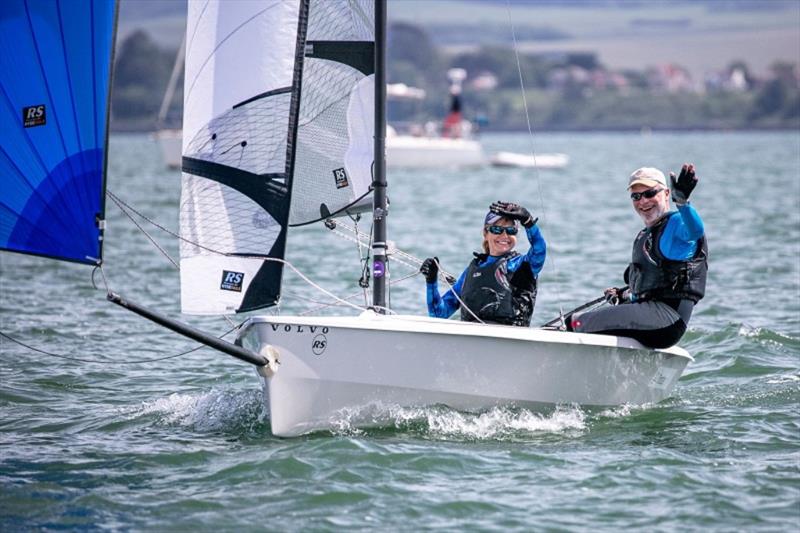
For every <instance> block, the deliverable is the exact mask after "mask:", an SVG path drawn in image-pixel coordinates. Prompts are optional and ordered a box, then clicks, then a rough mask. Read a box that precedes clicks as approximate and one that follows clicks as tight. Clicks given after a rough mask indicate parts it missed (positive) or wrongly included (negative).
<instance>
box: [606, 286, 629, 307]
mask: <svg viewBox="0 0 800 533" xmlns="http://www.w3.org/2000/svg"><path fill="white" fill-rule="evenodd" d="M603 294H604V295H605V297H606V302H608V303H609V304H611V305H619V304H621V303H624V302H627V301H628V299H629V298H630V292H628V289H627V288H622V289H620V288H618V287H609V288H608V289H606V290H605V291H603Z"/></svg>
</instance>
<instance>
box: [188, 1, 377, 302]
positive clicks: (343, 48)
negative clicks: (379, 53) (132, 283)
mask: <svg viewBox="0 0 800 533" xmlns="http://www.w3.org/2000/svg"><path fill="white" fill-rule="evenodd" d="M372 21H373V18H372V2H357V3H356V9H353V4H352V3H351V2H349V1H347V0H322V1H314V0H246V1H226V2H220V1H216V0H214V1H209V2H189V16H188V21H187V30H186V31H187V37H186V73H185V89H184V135H183V165H182V168H183V183H182V192H181V211H180V212H181V214H180V223H181V236H182V238H183V241H182V243H181V305H182V311H183V312H185V313H192V314H219V313H231V312H240V311H249V310H253V309H258V308H262V307H267V306H270V305H274V304H275V303H277V301H278V298H279V297H280V283H281V275H282V264H281V263H280V262H279V261H270V260H265V259H264V258H275V259H282V258H283V255H284V250H285V245H286V232H287V228H288V226H289V224H290V223H292V224H304V223H308V222H312V221H315V220H319V219H321V218H325V217H326V216H328V215H329V214H336V213H338V212H341V211H343V210H345V209H347V208H348V207H351V206H353V204H354V203H355V202H357V201H358V200H359V199H361V198H363V197H365V195H367V194H368V192H369V189H370V184H371V165H372V157H373V155H372V138H373V134H372V132H373V125H372V120H373V119H372V117H373V114H372V113H373V111H372V109H373V96H372V76H371V74H372V70H373V68H374V67H373V57H374V37H373V32H372V27H373V22H372ZM325 178H327V179H325ZM293 197H297V198H298V199H299V200H300V201H299V202H297V203H295V201H294V199H293ZM290 204H291V205H292V214H291V216H290ZM295 205H297V206H298V207H296V208H295V207H294V206H295ZM301 205H302V206H303V207H299V206H301Z"/></svg>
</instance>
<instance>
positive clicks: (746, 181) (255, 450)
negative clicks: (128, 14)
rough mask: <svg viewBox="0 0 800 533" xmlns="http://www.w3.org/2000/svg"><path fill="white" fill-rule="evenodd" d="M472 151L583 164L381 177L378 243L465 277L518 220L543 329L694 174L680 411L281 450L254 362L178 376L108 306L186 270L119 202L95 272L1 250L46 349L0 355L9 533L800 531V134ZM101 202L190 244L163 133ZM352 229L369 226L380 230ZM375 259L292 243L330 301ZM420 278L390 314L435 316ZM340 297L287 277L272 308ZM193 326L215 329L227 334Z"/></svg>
mask: <svg viewBox="0 0 800 533" xmlns="http://www.w3.org/2000/svg"><path fill="white" fill-rule="evenodd" d="M482 141H483V143H484V146H485V147H486V150H487V152H492V151H499V150H507V151H516V152H523V153H524V152H530V150H531V149H532V148H533V149H534V150H535V151H536V152H537V153H548V152H564V153H567V154H569V156H570V164H569V166H568V167H567V168H565V169H562V170H538V171H537V170H533V169H495V168H488V167H487V168H483V169H474V170H446V171H443V170H438V171H391V172H390V174H389V181H390V189H389V191H390V192H389V197H390V201H391V207H390V216H389V237H390V239H392V240H393V241H394V242H395V243H396V245H397V247H399V248H400V249H401V250H403V251H405V252H408V253H411V254H413V255H415V256H417V257H420V258H424V257H426V256H433V255H436V256H438V257H439V258H440V260H441V262H442V263H443V265H444V266H445V268H446V269H447V270H449V271H451V272H453V273H455V274H458V273H460V271H461V270H462V269H463V268H464V267H465V266H466V265H467V263H468V261H469V260H470V258H471V252H472V251H475V250H477V249H478V247H479V246H480V231H481V223H482V219H483V215H484V213H485V211H486V209H487V207H488V205H489V204H490V203H491V202H492V201H494V200H509V201H515V202H519V203H522V204H524V205H526V206H527V207H529V208H530V209H531V210H532V211H534V213H535V214H536V215H537V216H539V217H540V221H539V224H540V227H541V228H542V231H543V233H544V235H545V238H546V239H547V242H548V258H547V263H546V265H545V268H544V271H543V272H542V275H541V278H540V291H539V300H538V302H537V307H536V311H535V314H534V323H536V324H541V323H543V322H546V321H547V320H549V319H551V318H553V317H554V316H557V314H558V312H559V309H563V310H564V311H567V310H569V309H571V308H572V307H575V306H577V305H580V304H581V303H583V302H585V301H588V300H591V299H593V298H595V297H597V296H599V295H600V294H601V293H602V290H603V288H605V287H608V286H612V285H620V284H622V280H621V275H622V271H623V269H624V267H625V264H626V261H627V258H628V257H629V256H630V245H631V241H632V239H633V237H634V235H635V233H636V232H637V231H638V230H639V229H640V221H639V219H638V217H637V216H636V215H635V214H634V212H633V210H632V209H631V205H630V200H629V199H628V197H627V194H626V191H625V186H626V179H627V176H628V174H629V173H630V172H631V171H633V170H634V169H635V168H637V167H639V166H656V167H659V168H661V169H662V170H665V171H668V170H670V169H673V170H677V169H679V168H680V165H681V163H683V162H685V161H691V162H694V163H695V164H696V165H697V169H698V175H699V177H700V184H699V186H698V187H697V189H696V190H695V192H694V194H693V196H692V199H691V200H692V203H693V204H694V205H695V206H696V207H697V209H698V211H699V213H700V214H701V216H702V217H703V220H704V222H705V224H706V230H707V236H708V241H709V247H710V249H711V260H710V271H709V283H708V292H707V297H706V298H705V299H704V300H703V301H702V302H701V303H700V304H699V305H698V307H697V309H696V310H695V315H694V317H693V320H692V323H691V324H690V329H689V331H688V332H687V334H686V335H685V337H684V339H683V340H682V341H681V346H683V347H684V348H686V349H687V350H688V351H689V352H690V353H691V354H692V355H693V356H694V358H695V362H694V363H693V364H691V365H690V366H689V367H688V368H687V370H686V372H685V373H684V375H683V377H682V378H681V380H680V381H679V383H678V386H677V388H676V390H675V393H674V395H673V396H672V397H671V398H669V399H668V400H666V401H664V402H662V403H660V404H658V405H650V406H628V407H622V408H617V409H609V410H605V411H598V412H589V411H584V410H582V409H580V408H578V407H577V406H569V405H565V406H559V407H558V408H557V409H555V410H553V411H552V412H550V413H543V414H542V413H531V412H527V411H525V410H519V409H511V408H508V409H495V410H492V411H489V412H486V413H479V414H468V413H460V412H456V411H451V410H448V409H446V408H444V407H431V408H425V409H422V408H419V409H410V408H407V409H401V408H397V409H396V410H394V411H393V412H392V418H393V419H394V424H392V425H390V426H388V427H384V428H380V429H370V430H358V429H355V428H352V427H349V426H348V424H347V422H346V420H344V421H342V424H341V427H340V428H339V429H337V430H336V431H334V432H321V433H316V434H313V435H309V436H306V437H301V438H296V439H278V438H275V437H272V436H271V434H270V430H269V420H268V418H267V417H266V415H265V412H264V408H263V406H262V404H261V392H260V385H259V381H258V380H257V378H256V376H255V374H254V372H253V370H252V369H251V368H250V367H248V366H247V365H245V364H243V363H240V362H238V361H236V360H234V359H231V358H229V357H227V356H224V355H221V354H219V353H216V352H213V351H211V350H209V349H205V348H204V349H199V350H195V351H191V352H189V353H186V354H185V355H182V356H180V357H174V358H171V359H163V358H164V357H167V356H171V355H175V354H179V353H182V352H187V351H189V350H192V349H193V348H195V347H196V344H195V343H193V342H192V341H189V340H186V339H183V338H181V337H178V336H176V335H175V334H173V333H171V332H168V331H166V330H164V329H161V328H159V327H157V326H154V325H153V324H151V323H149V322H147V321H145V320H143V319H141V318H139V317H138V316H136V315H133V314H131V313H129V312H127V311H124V310H122V309H120V308H118V307H116V306H114V305H113V304H110V303H107V302H106V301H105V290H104V283H105V282H107V283H108V286H109V287H110V288H111V289H113V290H115V291H118V292H121V293H122V294H124V295H125V296H127V297H129V298H131V299H132V300H135V301H138V302H140V303H142V304H144V305H147V306H150V307H153V308H155V309H158V310H159V311H161V312H163V313H165V314H168V315H172V316H176V317H177V316H179V302H178V296H179V276H178V272H177V270H176V269H175V268H174V266H173V265H172V264H171V263H170V261H169V260H168V259H167V258H166V255H168V256H170V257H172V258H175V259H176V258H177V256H178V243H177V241H176V239H175V238H174V237H172V236H170V235H169V234H168V233H166V232H164V231H162V230H160V229H158V228H157V227H154V226H153V225H151V224H149V223H147V222H146V221H144V220H143V219H141V218H137V219H136V220H137V222H139V223H140V224H142V226H143V228H144V229H146V230H147V232H148V233H149V234H150V235H151V236H152V237H153V238H154V239H155V240H156V241H157V242H158V243H159V245H160V246H161V248H162V249H163V252H164V253H163V254H162V253H161V252H160V251H159V250H158V249H157V248H156V247H155V246H153V244H152V243H151V242H150V240H149V239H148V238H147V237H146V236H145V235H143V234H142V233H141V232H140V231H139V230H138V229H137V228H136V226H135V225H134V224H133V223H132V222H131V221H130V220H129V219H128V218H127V217H125V216H124V215H123V214H122V212H121V211H120V209H119V208H118V207H117V206H116V205H114V203H113V202H112V201H110V200H109V201H107V217H108V230H107V232H106V243H105V261H106V263H105V266H104V269H103V273H102V275H101V273H99V272H97V273H95V275H94V276H92V269H91V267H85V266H80V265H72V264H64V263H58V262H55V261H48V260H45V259H41V258H35V257H29V256H23V255H16V254H10V253H2V254H0V331H2V332H3V333H4V334H6V335H8V336H10V337H12V338H13V339H16V340H17V341H20V342H22V343H25V344H27V345H28V346H31V347H33V348H36V349H38V350H41V351H44V352H48V353H49V355H48V354H45V353H41V352H37V351H32V350H31V349H29V348H26V347H24V346H22V345H20V344H18V343H16V342H13V341H10V340H8V339H7V338H0V530H2V531H30V530H57V529H68V530H72V529H75V530H96V529H97V530H99V529H108V530H121V531H128V530H138V531H167V530H169V531H187V530H199V531H211V530H219V531H260V530H272V531H296V530H314V531H336V530H342V529H355V530H367V529H387V530H398V531H416V530H428V529H446V530H452V531H456V530H459V531H460V530H481V531H506V530H534V531H535V530H577V531H589V530H591V531H596V530H599V531H619V530H621V529H623V528H632V529H638V530H646V531H676V530H688V531H697V530H714V531H734V530H744V531H790V530H797V528H798V527H800V414H799V412H800V134H798V132H789V133H685V134H678V133H653V134H652V135H639V134H622V133H618V134H608V133H583V134H537V135H535V136H534V137H533V140H531V138H530V137H529V136H528V135H527V134H503V135H500V134H495V135H485V136H484V137H483V138H482ZM108 188H109V190H110V191H112V192H113V193H115V194H116V195H118V196H119V197H120V198H122V199H123V200H124V201H125V202H127V203H128V204H129V205H131V206H132V207H134V208H135V209H136V210H137V211H139V212H140V213H141V214H142V215H145V216H146V217H148V218H150V219H152V220H154V221H156V222H158V223H159V224H161V225H162V226H164V227H166V228H168V229H170V230H173V231H174V230H176V229H177V206H178V203H179V194H180V174H179V172H177V171H168V170H165V169H163V168H162V166H161V161H160V158H159V153H158V149H157V147H156V145H155V143H154V141H152V140H151V139H150V138H149V137H147V136H144V135H117V136H113V137H112V139H111V149H110V162H109V173H108ZM359 227H360V229H362V230H365V231H369V226H368V223H367V219H366V218H365V219H364V220H362V221H360V222H359ZM519 247H520V248H523V249H524V248H525V243H524V242H521V243H520V244H519ZM360 258H361V256H360V253H359V251H358V249H357V247H356V246H355V245H354V244H353V243H351V242H349V241H347V240H345V239H340V238H339V237H337V236H336V235H334V234H332V233H331V232H330V231H328V230H326V229H324V228H322V227H316V226H315V227H303V228H296V229H292V230H291V233H290V237H289V245H288V252H287V259H288V260H289V261H291V262H292V264H293V265H295V266H296V267H297V268H298V269H299V270H300V271H301V272H303V273H304V274H305V275H307V276H308V277H309V278H311V279H312V280H313V281H314V282H315V283H318V284H319V285H321V286H322V287H324V288H326V289H328V290H331V291H332V292H334V293H335V294H337V295H340V296H345V295H354V294H355V295H357V294H358V291H359V289H358V285H357V280H358V277H359V275H360V271H361V264H360ZM409 264H411V263H409ZM413 272H414V270H413V269H412V268H411V267H408V266H406V265H404V264H402V263H401V262H400V261H394V262H393V263H392V279H393V280H395V281H396V282H397V283H396V284H395V285H393V287H392V291H391V304H392V307H393V308H394V309H395V310H396V311H398V312H401V313H410V314H423V313H424V312H425V302H424V282H423V280H422V278H421V277H420V276H410V275H411V274H413ZM92 279H94V283H95V284H96V285H97V286H98V289H95V288H94V287H93V283H92ZM104 280H105V281H104ZM328 300H329V298H328V297H326V296H324V295H322V294H320V293H319V292H318V291H317V290H316V289H314V288H313V287H311V286H309V285H308V284H307V283H305V282H304V281H303V280H301V279H300V278H299V277H298V276H297V275H295V274H293V273H291V272H289V271H287V273H286V275H285V291H284V299H283V302H282V304H281V306H280V309H279V310H278V311H279V312H281V313H299V312H304V311H306V310H309V309H311V308H313V307H315V306H317V305H318V303H315V302H323V303H324V302H327V301H328ZM353 301H354V302H355V303H357V304H363V298H358V297H356V298H355V299H354V300H353ZM268 312H276V310H270V311H268ZM317 312H322V313H331V314H333V313H347V314H351V313H353V312H355V311H353V310H352V309H347V308H341V307H328V308H325V309H322V310H318V311H317ZM184 319H185V320H186V321H188V322H190V323H191V324H193V325H195V326H197V327H200V328H201V329H203V330H205V331H208V332H211V333H214V334H216V335H222V334H223V333H225V332H227V331H228V330H230V329H231V328H232V324H231V323H229V322H228V321H226V320H224V319H222V318H220V317H201V318H198V317H184ZM241 319H242V317H234V324H235V323H238V322H239V321H240V320H241ZM228 338H230V336H229V337H228ZM56 356H66V357H70V358H72V359H64V358H59V357H56ZM486 358H487V362H488V363H489V364H491V358H492V354H491V353H487V354H486ZM75 359H82V360H84V361H78V360H75ZM155 359H162V360H156V361H152V360H155ZM145 360H151V361H150V362H141V361H145Z"/></svg>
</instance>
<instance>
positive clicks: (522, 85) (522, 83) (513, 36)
mask: <svg viewBox="0 0 800 533" xmlns="http://www.w3.org/2000/svg"><path fill="white" fill-rule="evenodd" d="M506 7H507V12H508V24H509V26H510V27H511V39H512V40H513V43H514V58H515V59H516V61H517V73H518V75H519V86H520V91H521V92H522V106H523V108H524V109H525V120H526V122H527V124H528V137H529V138H530V145H531V156H532V157H533V171H534V175H535V177H536V186H537V189H538V191H539V201H540V203H541V208H542V222H543V223H544V225H547V210H546V209H545V202H544V194H543V193H542V182H541V180H540V179H539V165H538V164H537V163H536V144H535V142H534V140H533V126H532V124H531V117H530V112H529V111H528V97H527V95H526V94H525V79H524V77H523V75H522V65H521V63H520V60H519V49H518V46H517V33H516V30H515V29H514V19H513V17H512V16H511V0H506ZM550 255H551V258H550V261H551V263H552V264H553V273H554V274H555V277H556V278H558V266H557V264H556V259H555V254H552V252H551V254H550ZM556 299H557V300H558V309H559V314H560V316H561V318H562V322H563V317H564V305H563V303H562V299H561V290H560V289H559V286H558V284H556Z"/></svg>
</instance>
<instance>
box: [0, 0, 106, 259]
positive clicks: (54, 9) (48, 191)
mask: <svg viewBox="0 0 800 533" xmlns="http://www.w3.org/2000/svg"><path fill="white" fill-rule="evenodd" d="M115 21H116V3H114V2H108V1H103V0H95V1H81V2H63V1H62V2H55V1H51V0H3V1H2V2H0V125H1V126H0V182H2V191H1V192H0V248H2V249H5V250H10V251H14V252H21V253H27V254H34V255H41V256H47V257H52V258H55V259H62V260H66V261H76V262H79V263H89V264H100V262H101V261H102V239H103V225H104V223H103V220H104V218H105V217H104V206H105V202H104V196H105V167H106V144H107V142H106V141H107V135H108V128H107V117H108V105H109V92H110V83H109V82H110V73H111V63H112V55H113V45H114V37H115V35H114V34H115Z"/></svg>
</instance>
